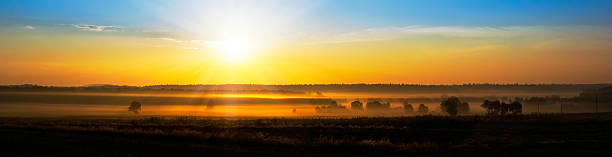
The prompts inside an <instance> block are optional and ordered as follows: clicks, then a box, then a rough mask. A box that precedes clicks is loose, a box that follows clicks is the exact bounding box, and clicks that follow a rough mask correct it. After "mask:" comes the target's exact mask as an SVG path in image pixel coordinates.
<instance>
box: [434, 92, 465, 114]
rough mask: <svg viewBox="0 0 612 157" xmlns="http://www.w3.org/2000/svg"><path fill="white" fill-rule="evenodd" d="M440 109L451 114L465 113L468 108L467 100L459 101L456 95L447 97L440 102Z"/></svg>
mask: <svg viewBox="0 0 612 157" xmlns="http://www.w3.org/2000/svg"><path fill="white" fill-rule="evenodd" d="M440 109H441V110H442V112H446V113H448V114H449V115H451V116H455V115H457V114H458V113H467V112H469V110H470V107H469V104H468V103H467V102H461V100H459V98H457V97H454V96H452V97H449V98H448V99H446V100H444V101H442V103H440Z"/></svg>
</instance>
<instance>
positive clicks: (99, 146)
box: [0, 113, 612, 156]
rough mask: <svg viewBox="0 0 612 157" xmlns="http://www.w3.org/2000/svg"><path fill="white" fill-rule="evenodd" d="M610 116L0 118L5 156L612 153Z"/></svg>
mask: <svg viewBox="0 0 612 157" xmlns="http://www.w3.org/2000/svg"><path fill="white" fill-rule="evenodd" d="M611 141H612V113H599V114H563V115H561V114H555V115H550V114H547V115H523V116H506V117H484V116H465V117H438V116H420V117H402V118H354V119H329V118H327V119H233V120H224V119H215V118H199V117H137V118H116V117H115V118H113V117H66V118H0V142H1V143H2V146H0V156H238V155H241V156H407V155H427V156H432V155H433V156H485V155H487V156H489V155H493V156H539V155H545V156H552V155H555V156H612V150H611V149H612V145H611V144H612V142H611Z"/></svg>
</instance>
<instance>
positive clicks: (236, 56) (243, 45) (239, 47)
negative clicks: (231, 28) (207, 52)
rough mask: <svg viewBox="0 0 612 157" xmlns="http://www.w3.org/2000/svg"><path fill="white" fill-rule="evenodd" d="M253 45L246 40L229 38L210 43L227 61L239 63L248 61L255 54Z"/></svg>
mask: <svg viewBox="0 0 612 157" xmlns="http://www.w3.org/2000/svg"><path fill="white" fill-rule="evenodd" d="M252 43H253V42H250V41H249V40H246V39H245V38H228V39H225V40H221V41H217V42H213V43H209V46H210V47H213V48H215V49H216V50H217V51H218V53H219V54H220V56H222V58H224V59H225V60H226V61H228V62H238V61H244V60H246V59H248V57H249V55H250V54H251V53H252V52H253V44H252Z"/></svg>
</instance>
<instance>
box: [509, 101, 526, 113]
mask: <svg viewBox="0 0 612 157" xmlns="http://www.w3.org/2000/svg"><path fill="white" fill-rule="evenodd" d="M510 112H511V113H512V114H514V115H517V114H521V113H522V112H523V104H521V103H520V102H518V101H514V102H512V103H511V104H510Z"/></svg>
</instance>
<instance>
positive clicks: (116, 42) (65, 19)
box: [0, 0, 612, 86]
mask: <svg viewBox="0 0 612 157" xmlns="http://www.w3.org/2000/svg"><path fill="white" fill-rule="evenodd" d="M611 61H612V1H607V0H584V1H583V0H580V1H579V0H573V1H569V0H542V1H521V0H507V1H501V0H461V1H451V0H413V1H410V0H396V1H394V0H385V1H366V0H333V1H332V0H308V1H306V0H285V1H279V0H270V1H231V0H223V1H195V0H194V1H186V0H185V1H161V0H149V1H144V0H143V1H135V0H104V1H102V0H100V1H81V0H54V1H47V0H40V1H36V0H3V1H0V84H24V83H32V84H42V85H61V86H72V85H86V84H122V85H151V84H226V83H239V84H243V83H256V84H305V83H411V84H461V83H612V72H611V71H612V62H611Z"/></svg>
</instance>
